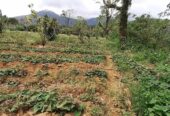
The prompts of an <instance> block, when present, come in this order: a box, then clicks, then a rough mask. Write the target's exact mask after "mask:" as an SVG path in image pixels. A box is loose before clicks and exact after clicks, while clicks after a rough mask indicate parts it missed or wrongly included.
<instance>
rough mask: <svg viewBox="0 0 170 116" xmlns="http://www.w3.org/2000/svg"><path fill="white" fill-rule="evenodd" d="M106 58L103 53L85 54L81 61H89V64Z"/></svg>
mask: <svg viewBox="0 0 170 116" xmlns="http://www.w3.org/2000/svg"><path fill="white" fill-rule="evenodd" d="M105 59H106V57H105V56H103V55H97V56H93V57H91V56H85V57H84V58H83V61H84V62H86V63H91V64H99V63H101V62H103V61H104V60H105Z"/></svg>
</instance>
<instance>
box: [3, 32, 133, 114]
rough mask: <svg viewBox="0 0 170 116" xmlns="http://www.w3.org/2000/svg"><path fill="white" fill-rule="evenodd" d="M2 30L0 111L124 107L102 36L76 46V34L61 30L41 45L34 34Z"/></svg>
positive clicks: (94, 110)
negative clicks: (68, 34) (69, 34)
mask: <svg viewBox="0 0 170 116" xmlns="http://www.w3.org/2000/svg"><path fill="white" fill-rule="evenodd" d="M7 33H8V36H7V37H6V36H5V37H6V38H2V39H1V43H0V83H1V84H0V102H1V104H0V111H1V115H3V116H8V115H10V116H11V115H17V114H18V115H20V116H22V115H23V116H28V115H29V116H32V115H33V114H37V116H39V115H45V116H48V115H49V116H51V115H57V114H58V115H63V114H67V115H68V116H69V115H70V116H72V115H76V116H79V115H81V114H83V115H86V116H91V115H92V116H100V115H101V116H104V115H107V116H114V115H115V116H119V115H122V113H123V112H124V111H125V110H126V109H128V110H130V107H131V106H130V103H128V102H130V101H129V98H128V97H127V96H128V93H127V89H126V88H125V87H124V86H123V83H122V82H121V78H122V76H121V74H120V72H119V71H118V70H117V67H116V65H115V64H114V63H113V61H112V53H111V51H109V48H108V47H107V46H108V45H109V44H111V43H109V41H108V40H106V39H104V38H100V39H98V40H96V39H94V40H89V41H92V42H90V44H89V43H88V42H87V43H88V44H83V45H81V46H80V44H79V40H78V39H76V37H72V36H66V35H61V37H59V38H58V40H57V41H55V42H52V43H48V44H47V45H46V46H45V47H42V46H38V45H36V41H35V40H36V39H34V40H32V41H31V42H32V43H30V44H29V43H28V42H27V43H26V42H24V41H19V40H17V39H18V38H16V39H12V40H13V41H11V40H10V39H11V38H12V37H10V34H13V33H14V34H21V33H19V32H11V33H10V32H7ZM7 33H5V34H7ZM25 34H27V33H25ZM16 36H18V35H16ZM22 36H23V37H24V36H25V35H24V33H23V35H21V36H20V37H22ZM31 36H34V38H36V34H34V33H31ZM70 37H72V38H71V39H70ZM27 38H28V39H29V36H27ZM37 38H38V37H37ZM68 38H69V39H68ZM30 39H31V37H30ZM15 41H16V42H15ZM34 41H35V43H34ZM93 42H94V43H96V44H92V43H93ZM63 43H67V44H64V45H63ZM78 46H80V47H78ZM101 51H102V52H101ZM125 97H127V98H125ZM124 100H125V101H124ZM47 112H51V113H47Z"/></svg>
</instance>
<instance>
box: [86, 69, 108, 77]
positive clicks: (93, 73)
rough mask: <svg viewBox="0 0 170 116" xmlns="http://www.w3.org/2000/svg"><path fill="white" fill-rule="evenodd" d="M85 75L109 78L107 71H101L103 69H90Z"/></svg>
mask: <svg viewBox="0 0 170 116" xmlns="http://www.w3.org/2000/svg"><path fill="white" fill-rule="evenodd" d="M85 76H87V77H90V78H92V77H99V78H103V79H106V78H107V73H106V72H105V71H101V70H92V71H89V72H87V73H86V74H85Z"/></svg>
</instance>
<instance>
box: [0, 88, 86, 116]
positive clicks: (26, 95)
mask: <svg viewBox="0 0 170 116" xmlns="http://www.w3.org/2000/svg"><path fill="white" fill-rule="evenodd" d="M7 101H10V102H7ZM0 103H1V104H0V110H1V111H4V110H5V112H18V111H19V110H22V109H23V110H32V111H33V112H34V113H43V112H56V113H63V114H64V113H66V112H73V113H75V115H76V116H80V115H81V113H82V111H83V109H84V106H82V105H80V104H79V103H76V102H75V101H74V100H73V99H72V98H70V97H66V96H59V94H58V93H56V92H53V91H50V92H45V91H30V90H23V91H19V92H15V93H12V94H3V93H0Z"/></svg>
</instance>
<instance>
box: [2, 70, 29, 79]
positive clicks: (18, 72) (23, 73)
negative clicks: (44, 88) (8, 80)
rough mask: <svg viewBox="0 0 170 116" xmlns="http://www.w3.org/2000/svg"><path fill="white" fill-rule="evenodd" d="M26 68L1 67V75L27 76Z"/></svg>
mask: <svg viewBox="0 0 170 116" xmlns="http://www.w3.org/2000/svg"><path fill="white" fill-rule="evenodd" d="M27 74H28V73H27V71H26V70H21V69H17V68H7V69H0V77H7V76H13V77H23V76H27Z"/></svg>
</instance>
